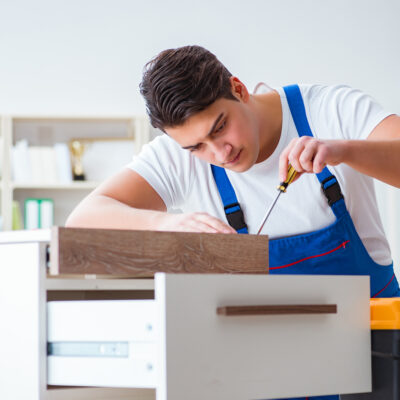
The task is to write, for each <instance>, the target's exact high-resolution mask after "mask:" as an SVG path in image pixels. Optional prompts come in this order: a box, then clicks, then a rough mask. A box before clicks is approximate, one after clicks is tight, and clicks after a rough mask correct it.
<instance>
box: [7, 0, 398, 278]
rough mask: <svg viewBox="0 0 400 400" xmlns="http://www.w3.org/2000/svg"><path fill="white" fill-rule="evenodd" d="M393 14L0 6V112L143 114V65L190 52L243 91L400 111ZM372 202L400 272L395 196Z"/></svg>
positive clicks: (332, 4) (269, 3)
mask: <svg viewBox="0 0 400 400" xmlns="http://www.w3.org/2000/svg"><path fill="white" fill-rule="evenodd" d="M399 15H400V2H399V1H398V0H248V1H243V0H230V1H227V0H202V1H196V2H191V1H182V0H173V1H161V0H160V1H154V0H153V1H151V0H148V1H138V0H69V1H60V0H58V1H54V0H36V1H29V0H0V113H3V114H4V113H28V114H102V113H106V114H131V113H143V112H144V104H143V101H142V100H141V98H140V96H139V94H138V84H139V82H140V79H141V71H142V67H143V65H144V64H145V62H146V61H148V60H149V59H150V58H151V57H153V56H154V55H156V54H157V53H158V52H159V51H160V50H163V49H165V48H170V47H177V46H181V45H185V44H200V45H203V46H205V47H207V48H209V49H210V50H211V51H213V52H215V53H216V54H217V55H218V56H219V58H220V59H221V60H222V61H223V62H224V63H225V64H226V65H227V67H228V68H229V69H230V71H231V72H232V73H233V74H235V75H237V76H239V77H240V78H241V79H242V80H243V82H245V83H246V84H248V86H249V87H250V88H253V87H254V85H255V84H256V83H257V82H258V81H260V80H264V81H265V82H267V83H269V84H270V85H284V84H288V83H294V82H308V83H328V84H329V83H346V84H349V85H352V86H355V87H358V88H360V89H362V90H364V91H366V92H367V93H369V94H371V95H373V96H374V97H375V98H376V99H377V100H378V101H379V102H380V103H381V104H383V105H384V106H385V107H387V108H388V109H390V110H393V111H394V112H400V96H399V93H400V79H399V73H398V71H399V65H400V52H399V51H398V50H399V39H400V27H399ZM378 197H379V202H380V205H381V209H382V216H383V219H384V223H385V227H386V230H387V232H388V234H389V236H390V240H391V244H392V249H393V252H394V256H395V258H396V260H397V264H398V265H400V250H398V249H397V248H398V247H400V246H399V244H400V233H398V232H399V230H398V228H397V227H400V211H399V204H400V201H399V200H400V197H399V194H398V190H388V189H387V188H386V187H384V186H383V185H379V186H378ZM399 271H400V269H399Z"/></svg>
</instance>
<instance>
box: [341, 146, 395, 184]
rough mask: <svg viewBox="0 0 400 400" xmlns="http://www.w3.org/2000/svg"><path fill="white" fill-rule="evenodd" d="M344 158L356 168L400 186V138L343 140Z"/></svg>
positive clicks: (344, 160) (343, 160)
mask: <svg viewBox="0 0 400 400" xmlns="http://www.w3.org/2000/svg"><path fill="white" fill-rule="evenodd" d="M343 149H344V150H343V159H342V162H344V163H346V164H347V165H349V166H350V167H352V168H354V169H355V170H357V171H359V172H361V173H363V174H365V175H369V176H371V177H373V178H376V179H379V180H381V181H383V182H386V183H388V184H390V185H393V186H395V187H400V139H390V140H349V141H346V142H343Z"/></svg>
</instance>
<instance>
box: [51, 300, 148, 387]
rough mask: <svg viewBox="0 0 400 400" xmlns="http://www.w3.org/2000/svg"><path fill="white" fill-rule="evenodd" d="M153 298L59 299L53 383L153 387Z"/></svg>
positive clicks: (53, 308)
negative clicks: (108, 299)
mask: <svg viewBox="0 0 400 400" xmlns="http://www.w3.org/2000/svg"><path fill="white" fill-rule="evenodd" d="M154 306H155V305H154V300H115V301H62V302H60V301H55V302H49V303H48V305H47V307H48V313H47V315H48V331H47V341H48V350H49V351H50V353H51V354H52V355H49V356H48V359H47V360H48V362H47V367H48V377H47V383H48V384H50V385H72V386H110V387H138V388H155V386H156V374H155V356H156V354H155V353H156V349H155V345H156V343H155V338H154V337H155V335H154V314H155V307H154Z"/></svg>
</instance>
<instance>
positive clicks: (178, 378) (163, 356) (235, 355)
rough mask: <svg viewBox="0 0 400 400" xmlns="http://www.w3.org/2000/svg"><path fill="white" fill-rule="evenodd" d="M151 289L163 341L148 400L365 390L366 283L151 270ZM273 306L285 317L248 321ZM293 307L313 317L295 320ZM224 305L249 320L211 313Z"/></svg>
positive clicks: (363, 280)
mask: <svg viewBox="0 0 400 400" xmlns="http://www.w3.org/2000/svg"><path fill="white" fill-rule="evenodd" d="M155 288H156V303H157V309H158V313H159V316H160V325H159V326H160V329H159V330H160V332H161V333H162V334H163V335H165V338H164V339H163V340H162V341H161V342H160V346H161V347H160V351H159V352H158V356H159V358H158V365H159V367H160V381H159V387H158V389H159V390H158V393H157V400H167V399H173V400H186V398H187V397H186V396H185V394H187V393H191V396H190V398H191V400H203V399H210V398H214V399H229V400H235V399H237V400H243V399H267V398H269V399H270V398H282V397H300V396H311V395H325V394H326V395H328V394H338V393H350V392H368V391H370V390H371V361H370V357H371V353H370V328H369V326H370V325H369V278H368V277H343V276H340V277H339V276H289V275H285V276H283V275H282V276H278V275H274V276H268V275H266V276H255V275H253V276H252V275H212V276H211V275H185V276H184V275H168V274H167V275H165V274H160V275H156V282H155ZM281 305H289V306H292V307H289V311H290V310H291V313H289V314H270V315H257V313H258V312H259V311H260V310H264V311H265V309H266V310H269V312H271V307H270V308H268V307H264V306H275V307H272V312H273V313H274V312H276V309H279V308H280V307H276V306H281ZM303 305H318V306H322V307H318V309H319V310H320V311H322V312H323V313H321V314H318V313H316V314H296V313H297V312H299V307H297V308H296V307H293V306H303ZM335 305H336V310H337V312H336V313H332V312H334V309H335V307H334V306H335ZM231 306H235V307H236V308H233V309H231V308H228V310H231V311H232V310H233V311H235V310H236V311H237V310H239V313H240V312H242V311H243V309H242V308H240V307H242V306H251V307H249V309H246V308H245V309H244V310H245V312H248V311H250V314H256V315H242V316H241V315H233V316H229V315H220V314H218V313H217V308H221V310H220V312H223V311H225V313H226V311H227V309H226V307H231ZM254 306H256V307H254ZM257 306H258V307H257ZM300 308H301V309H303V308H304V309H309V308H307V307H300ZM311 309H313V308H312V307H311ZM246 310H247V311H246ZM300 312H302V311H301V310H300ZM314 312H315V309H314ZM293 313H294V314H293ZM228 314H229V312H228Z"/></svg>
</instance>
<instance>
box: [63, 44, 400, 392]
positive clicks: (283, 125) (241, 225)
mask: <svg viewBox="0 0 400 400" xmlns="http://www.w3.org/2000/svg"><path fill="white" fill-rule="evenodd" d="M141 93H142V95H143V96H144V98H145V100H146V105H147V111H148V114H149V117H150V121H151V123H152V125H153V126H154V127H157V128H159V129H161V130H162V131H164V132H165V133H166V135H164V136H161V137H158V138H156V139H155V140H154V141H153V142H152V143H150V144H148V145H146V146H145V147H144V149H143V150H142V152H141V154H140V155H139V156H137V157H135V158H134V160H133V162H132V163H131V164H130V165H129V166H128V167H127V168H126V169H124V170H123V171H121V172H120V173H119V174H117V175H116V176H114V177H113V178H111V179H110V180H108V181H107V182H105V183H103V184H102V185H100V186H99V187H98V188H97V189H96V190H95V191H94V192H93V193H91V194H90V195H89V196H88V197H87V198H86V199H84V200H83V202H82V203H81V204H80V205H79V206H78V207H77V208H76V209H75V210H74V212H73V213H72V214H71V216H70V217H69V219H68V221H67V225H68V226H78V227H79V226H80V227H103V228H119V229H150V230H163V231H194V232H211V233H212V232H219V233H236V232H239V233H247V232H249V233H256V232H257V231H258V228H259V227H260V225H261V222H262V219H263V216H264V214H265V211H266V209H267V208H268V206H269V205H270V204H271V202H272V201H273V199H274V198H275V196H276V193H277V192H276V186H277V183H278V182H279V181H283V180H285V179H286V173H287V168H288V164H289V163H290V164H291V165H292V166H293V167H294V168H295V169H296V170H297V171H298V173H299V174H298V175H299V176H298V179H297V180H296V181H295V182H294V183H292V184H291V186H290V187H289V188H288V190H287V193H285V194H283V195H282V196H280V199H279V201H278V202H277V204H276V206H275V208H274V210H273V212H272V213H271V215H270V218H269V219H268V221H267V223H266V225H265V226H264V228H263V230H262V233H265V234H268V235H269V236H270V238H271V241H270V249H269V253H270V273H290V274H300V273H301V274H349V275H370V277H371V296H373V297H378V296H382V297H392V296H397V295H399V294H400V291H399V286H398V283H397V280H396V277H395V275H394V273H393V264H392V260H391V255H390V249H389V246H388V243H387V240H386V238H385V235H384V232H383V228H382V224H381V221H380V218H379V213H378V209H377V205H376V200H375V193H374V187H373V181H372V178H377V179H380V180H382V181H384V182H386V183H388V184H391V185H393V186H396V187H400V157H399V154H400V117H399V116H397V115H394V114H391V113H388V112H385V111H384V110H383V109H382V108H381V107H380V106H379V105H378V104H377V103H376V102H375V101H374V100H373V99H371V98H370V97H369V96H367V95H365V94H363V93H361V92H360V91H358V90H354V89H351V88H348V87H345V86H334V87H326V86H321V85H302V86H300V87H299V86H297V85H292V86H289V87H285V88H277V89H276V90H271V91H270V92H267V93H263V94H250V93H249V91H248V90H247V88H246V86H245V85H244V84H243V83H242V82H241V81H240V80H239V79H238V78H237V77H235V76H232V74H231V73H230V72H229V71H228V70H227V69H226V68H225V67H224V66H223V65H222V64H221V63H220V62H219V61H218V59H217V58H216V57H215V56H214V55H213V54H211V53H210V52H209V51H207V50H206V49H204V48H201V47H199V46H186V47H182V48H178V49H171V50H166V51H164V52H162V53H160V54H159V55H158V56H157V57H156V58H154V59H153V60H152V61H150V62H149V63H148V64H147V66H146V69H145V72H144V76H143V81H142V83H141ZM174 208H180V209H181V210H183V213H181V214H176V213H168V212H166V211H168V210H171V209H174ZM231 225H232V226H231ZM326 398H327V399H328V398H332V399H334V398H337V397H335V396H332V397H326Z"/></svg>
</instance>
